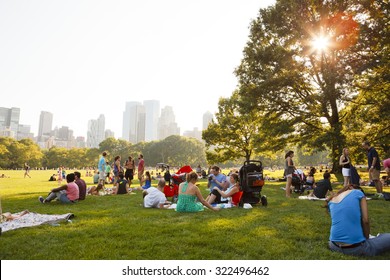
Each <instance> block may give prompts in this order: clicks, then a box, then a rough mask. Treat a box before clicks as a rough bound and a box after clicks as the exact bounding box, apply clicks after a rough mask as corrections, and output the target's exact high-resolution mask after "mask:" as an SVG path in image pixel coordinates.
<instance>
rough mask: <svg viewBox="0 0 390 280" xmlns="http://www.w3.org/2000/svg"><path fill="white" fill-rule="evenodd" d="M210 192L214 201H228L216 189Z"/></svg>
mask: <svg viewBox="0 0 390 280" xmlns="http://www.w3.org/2000/svg"><path fill="white" fill-rule="evenodd" d="M211 194H213V195H215V200H214V203H217V204H221V203H228V202H229V200H227V199H226V198H224V197H222V195H221V194H220V193H219V191H217V190H213V191H212V192H211Z"/></svg>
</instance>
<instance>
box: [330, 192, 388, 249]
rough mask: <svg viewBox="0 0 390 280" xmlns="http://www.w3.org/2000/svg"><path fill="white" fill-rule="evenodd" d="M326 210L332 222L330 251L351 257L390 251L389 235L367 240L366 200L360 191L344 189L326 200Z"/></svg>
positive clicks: (385, 234)
mask: <svg viewBox="0 0 390 280" xmlns="http://www.w3.org/2000/svg"><path fill="white" fill-rule="evenodd" d="M327 206H328V209H329V212H330V216H331V219H332V225H331V228H330V237H329V248H330V250H332V251H335V252H339V253H343V254H346V255H354V256H376V255H379V254H382V253H384V252H386V251H390V233H382V234H379V235H378V236H376V237H373V236H370V223H369V219H368V207H367V200H366V197H365V195H364V193H363V192H362V191H361V190H358V189H355V187H354V186H353V185H349V186H346V187H344V188H342V189H341V190H340V191H339V192H338V193H337V194H336V195H334V196H331V197H330V198H329V199H327ZM370 237H371V238H370Z"/></svg>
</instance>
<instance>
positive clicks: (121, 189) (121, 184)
mask: <svg viewBox="0 0 390 280" xmlns="http://www.w3.org/2000/svg"><path fill="white" fill-rule="evenodd" d="M126 185H127V181H126V180H125V179H122V180H120V181H119V182H118V191H117V194H127V189H126Z"/></svg>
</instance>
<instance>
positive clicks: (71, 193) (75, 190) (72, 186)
mask: <svg viewBox="0 0 390 280" xmlns="http://www.w3.org/2000/svg"><path fill="white" fill-rule="evenodd" d="M67 186H68V188H67V189H66V196H67V197H68V198H69V200H72V201H73V200H78V199H79V187H78V186H77V184H76V183H75V182H70V183H68V184H67Z"/></svg>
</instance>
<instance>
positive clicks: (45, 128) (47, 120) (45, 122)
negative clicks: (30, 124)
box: [38, 111, 53, 141]
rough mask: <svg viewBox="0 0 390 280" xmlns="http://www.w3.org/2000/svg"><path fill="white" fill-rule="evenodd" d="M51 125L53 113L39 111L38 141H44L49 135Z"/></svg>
mask: <svg viewBox="0 0 390 280" xmlns="http://www.w3.org/2000/svg"><path fill="white" fill-rule="evenodd" d="M52 126H53V114H52V113H50V112H45V111H41V115H40V117H39V129H38V141H45V140H47V139H48V138H49V137H50V133H51V131H52Z"/></svg>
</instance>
